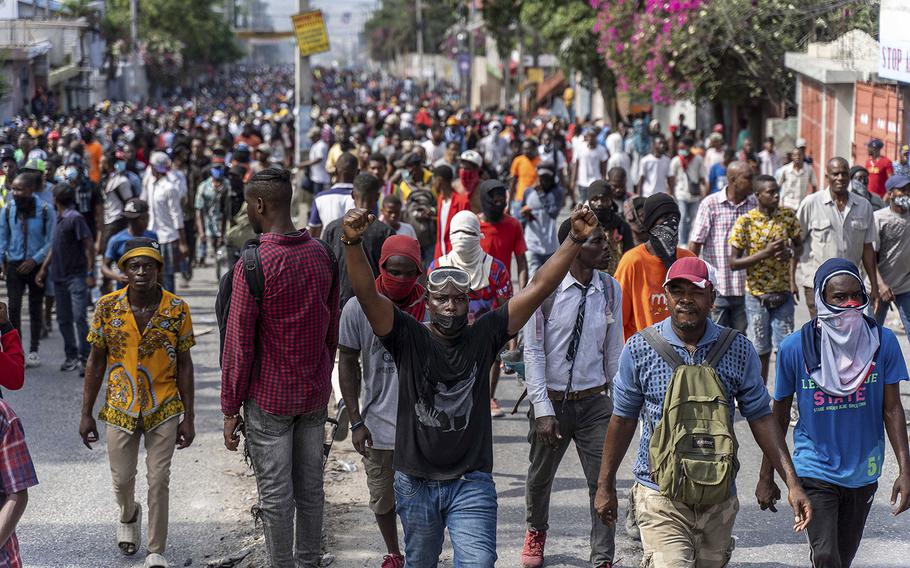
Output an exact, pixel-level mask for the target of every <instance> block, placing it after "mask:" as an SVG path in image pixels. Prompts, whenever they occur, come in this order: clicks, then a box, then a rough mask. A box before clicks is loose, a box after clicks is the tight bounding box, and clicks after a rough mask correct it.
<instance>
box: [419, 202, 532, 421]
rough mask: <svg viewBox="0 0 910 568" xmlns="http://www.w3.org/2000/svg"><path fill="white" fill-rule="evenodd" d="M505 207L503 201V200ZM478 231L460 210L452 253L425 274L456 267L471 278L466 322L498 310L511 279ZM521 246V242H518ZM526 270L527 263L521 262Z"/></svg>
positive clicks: (494, 379) (497, 412)
mask: <svg viewBox="0 0 910 568" xmlns="http://www.w3.org/2000/svg"><path fill="white" fill-rule="evenodd" d="M503 204H505V199H503ZM482 235H483V233H482V230H481V224H480V220H479V219H478V217H477V215H474V214H473V213H471V212H470V211H461V212H459V213H457V214H456V215H455V216H454V217H452V227H451V239H452V251H451V252H449V254H447V255H444V256H441V257H439V258H437V259H436V260H434V261H433V262H432V263H431V264H430V266H429V268H428V271H430V272H432V270H433V269H435V268H437V267H441V266H452V267H455V268H460V269H462V270H464V271H465V272H467V273H468V274H469V275H470V276H471V293H470V294H469V301H470V303H469V306H468V321H469V322H473V321H474V320H476V319H477V318H478V317H480V316H481V315H483V314H485V313H487V312H489V311H491V310H493V309H495V308H498V307H499V306H501V305H503V304H504V303H506V302H507V301H508V299H509V298H511V297H512V278H511V277H510V276H509V269H508V268H507V267H506V265H505V264H503V263H502V262H501V261H500V260H498V259H496V258H495V257H494V256H493V255H491V254H488V253H487V252H485V251H484V249H483V246H482V244H481V239H482ZM522 244H524V240H522ZM525 267H526V268H527V263H525ZM499 374H500V369H499V366H498V365H494V366H493V370H491V372H490V413H491V414H492V415H493V416H495V417H497V418H500V417H502V416H505V412H504V411H503V410H502V408H501V407H500V406H499V402H498V401H497V400H496V399H495V398H494V397H493V395H495V393H496V385H497V383H498V382H499Z"/></svg>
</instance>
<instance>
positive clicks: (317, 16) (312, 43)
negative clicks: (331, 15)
mask: <svg viewBox="0 0 910 568" xmlns="http://www.w3.org/2000/svg"><path fill="white" fill-rule="evenodd" d="M291 21H292V22H293V23H294V34H295V35H296V36H297V47H298V48H299V49H300V55H303V56H304V57H305V56H307V55H313V54H314V53H322V52H323V51H328V50H329V34H328V32H326V29H325V20H324V19H323V18H322V10H311V11H309V12H301V13H299V14H295V15H293V16H291Z"/></svg>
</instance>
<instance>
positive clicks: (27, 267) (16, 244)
mask: <svg viewBox="0 0 910 568" xmlns="http://www.w3.org/2000/svg"><path fill="white" fill-rule="evenodd" d="M40 179H41V175H40V174H39V173H37V172H35V173H30V172H27V173H20V174H18V175H17V176H16V178H15V179H14V180H13V185H12V191H11V196H12V199H9V198H8V199H7V200H6V206H5V207H4V208H3V209H2V210H0V255H2V258H0V266H3V268H2V269H0V274H2V275H3V276H5V278H6V290H7V293H8V294H9V319H10V323H12V324H13V327H15V328H16V329H17V330H19V334H20V335H21V334H22V321H21V316H22V296H23V295H24V294H25V291H26V288H27V289H28V312H29V318H30V320H31V326H30V332H31V343H30V344H29V354H28V358H27V359H26V366H28V367H36V366H38V365H39V364H40V363H41V359H40V358H39V357H38V344H39V343H40V340H41V313H42V312H41V302H42V299H43V298H44V288H43V287H41V286H39V285H38V282H37V280H36V277H37V276H38V271H39V268H40V267H41V263H43V262H44V259H45V257H47V254H48V252H49V251H50V248H51V244H52V240H53V234H54V224H55V222H56V218H57V216H56V215H55V214H54V212H53V211H52V210H51V208H50V206H49V205H48V204H47V203H45V202H44V201H42V200H41V199H39V198H38V196H36V195H35V194H34V191H35V188H36V187H38V185H39V183H40Z"/></svg>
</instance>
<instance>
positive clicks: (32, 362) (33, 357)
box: [25, 351, 41, 367]
mask: <svg viewBox="0 0 910 568" xmlns="http://www.w3.org/2000/svg"><path fill="white" fill-rule="evenodd" d="M40 364H41V357H39V356H38V352H37V351H32V352H31V353H29V354H28V357H26V359H25V366H26V367H37V366H38V365H40Z"/></svg>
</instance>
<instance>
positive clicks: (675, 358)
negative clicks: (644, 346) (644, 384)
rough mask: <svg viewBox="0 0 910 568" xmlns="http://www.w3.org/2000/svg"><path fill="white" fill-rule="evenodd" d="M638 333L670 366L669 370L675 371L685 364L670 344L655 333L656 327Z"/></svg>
mask: <svg viewBox="0 0 910 568" xmlns="http://www.w3.org/2000/svg"><path fill="white" fill-rule="evenodd" d="M638 333H639V334H640V335H641V336H642V337H643V338H644V339H645V341H647V342H648V345H650V346H651V348H652V349H654V351H657V354H658V355H660V358H661V359H663V360H664V361H666V363H667V364H668V365H670V368H671V369H674V370H675V369H676V368H677V367H680V366H682V365H685V364H686V362H685V361H683V358H682V357H680V356H679V353H677V352H676V350H675V349H673V346H672V345H670V342H669V341H667V340H666V339H664V338H663V336H662V335H661V334H660V332H659V331H657V328H656V327H654V326H650V327H646V328H644V329H643V330H641V331H640V332H638Z"/></svg>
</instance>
